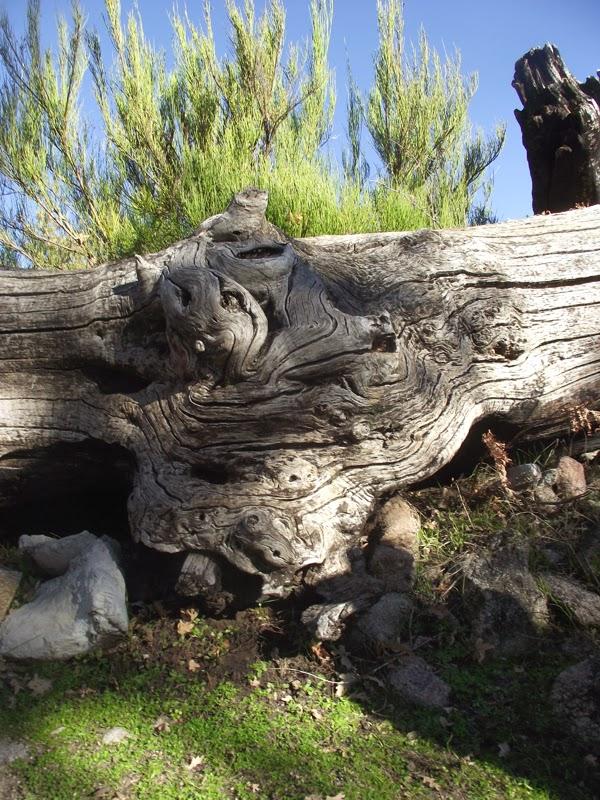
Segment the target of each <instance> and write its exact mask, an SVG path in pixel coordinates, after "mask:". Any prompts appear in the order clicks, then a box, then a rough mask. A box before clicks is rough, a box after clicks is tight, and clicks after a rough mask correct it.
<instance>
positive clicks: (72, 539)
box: [19, 531, 97, 578]
mask: <svg viewBox="0 0 600 800" xmlns="http://www.w3.org/2000/svg"><path fill="white" fill-rule="evenodd" d="M96 541H97V537H96V536H94V535H93V534H92V533H89V531H82V532H81V533H76V534H74V535H73V536H65V537H64V538H63V539H54V538H53V537H52V536H41V535H40V536H21V537H20V538H19V550H21V552H22V553H25V555H27V556H28V557H29V558H30V559H31V560H32V561H33V563H34V564H35V566H36V567H37V568H38V569H39V570H40V572H41V573H42V574H44V575H48V576H49V577H51V578H55V577H57V576H58V575H64V574H65V572H66V571H67V569H68V568H69V564H70V563H71V561H72V560H73V559H74V558H77V556H79V555H80V554H81V553H83V552H84V550H87V548H88V547H91V546H92V545H93V544H94V543H95V542H96Z"/></svg>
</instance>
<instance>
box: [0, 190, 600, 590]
mask: <svg viewBox="0 0 600 800" xmlns="http://www.w3.org/2000/svg"><path fill="white" fill-rule="evenodd" d="M265 208H266V195H265V193H263V192H258V191H256V190H249V191H247V192H244V193H241V194H240V195H237V196H236V198H235V200H234V201H233V202H232V204H231V205H230V207H229V209H228V210H227V211H226V212H225V213H224V214H222V215H218V216H217V217H214V218H211V219H210V220H208V221H207V222H206V223H204V224H203V226H201V228H200V229H199V230H198V231H197V232H196V234H195V235H193V236H192V237H190V238H189V239H187V240H185V241H182V242H178V243H177V244H175V245H173V246H172V247H170V248H168V249H167V250H165V251H163V252H161V253H158V254H155V255H152V256H148V257H147V258H146V259H137V260H136V259H125V260H123V261H120V262H118V263H113V264H106V265H103V266H100V267H98V268H96V269H94V270H90V271H85V272H69V273H56V272H35V271H21V272H17V271H7V272H4V273H2V274H0V295H1V298H2V299H1V304H0V344H1V346H0V354H1V355H0V502H1V503H3V504H4V505H5V506H6V505H8V504H10V503H14V502H15V501H16V500H17V499H21V500H22V499H23V498H24V497H28V496H29V497H31V498H32V499H34V498H36V497H37V494H36V492H38V491H39V488H40V484H41V482H43V483H44V484H46V488H47V485H48V483H49V484H50V485H51V486H58V484H59V483H60V482H61V481H64V480H70V477H69V476H72V475H73V474H74V473H75V472H76V466H75V470H73V469H72V466H73V460H75V462H77V459H81V457H82V454H85V456H86V457H89V458H91V457H93V453H94V452H95V449H96V450H97V449H98V448H107V450H106V452H109V453H110V454H114V455H115V456H116V457H118V458H119V459H121V460H123V459H125V460H127V457H129V458H130V460H131V463H132V464H133V465H134V484H133V490H132V492H131V496H130V498H129V519H130V527H131V533H132V535H133V537H134V538H135V539H136V540H138V541H141V542H143V543H144V544H146V545H148V546H149V547H151V548H155V549H158V550H162V551H165V552H188V553H194V554H196V555H195V556H194V558H195V559H196V560H195V567H194V569H195V570H196V573H197V579H198V582H199V584H198V585H202V580H203V579H206V581H207V582H209V583H210V582H211V581H212V585H213V586H214V585H215V583H218V579H217V577H215V575H216V573H217V572H218V567H219V565H222V564H225V563H228V564H230V565H233V566H234V567H235V568H237V569H239V570H241V571H242V572H245V573H249V574H251V575H255V576H257V577H258V578H259V579H260V580H261V581H262V590H261V591H262V593H263V595H284V594H286V593H287V592H289V591H290V590H291V589H292V587H294V586H295V585H297V584H298V582H299V581H301V580H305V581H309V582H318V581H322V580H323V579H324V578H326V577H328V576H330V575H333V574H336V573H339V572H343V571H344V570H345V569H347V566H348V554H349V553H350V552H351V551H352V549H353V548H356V546H357V544H358V543H359V542H360V537H361V533H362V530H363V525H364V523H365V520H366V519H367V517H368V515H369V514H370V512H371V511H372V510H373V507H374V504H375V503H376V501H377V499H378V498H379V497H380V496H381V495H382V494H384V493H387V492H390V491H392V490H396V489H398V488H399V487H402V486H410V485H414V484H416V483H418V482H420V481H422V480H424V479H425V478H427V477H428V476H431V475H432V474H434V473H435V472H436V471H437V470H439V469H440V467H442V466H443V465H445V464H446V463H447V462H448V461H449V460H450V459H451V458H452V457H453V455H454V454H455V453H456V451H457V450H458V448H459V447H460V446H461V444H462V443H463V441H464V440H465V437H466V436H467V434H468V432H469V430H470V429H471V427H472V426H473V425H474V423H476V422H477V421H479V420H483V419H486V418H489V417H494V418H503V419H506V420H508V421H510V422H512V423H515V424H518V425H522V426H526V427H528V428H529V429H537V428H542V427H543V426H544V425H548V424H549V423H552V422H554V423H555V422H556V421H557V420H559V421H561V422H563V423H564V421H565V420H566V419H567V418H568V416H569V413H570V412H569V409H570V408H572V407H574V406H575V405H577V404H582V403H588V402H591V401H593V400H596V399H598V395H599V389H600V318H599V315H598V306H599V305H600V208H590V209H586V210H580V211H574V212H569V213H566V214H560V215H553V216H546V217H538V218H533V219H528V220H523V221H519V222H509V223H502V224H498V225H490V226H484V227H480V228H470V229H467V230H448V231H418V232H412V233H385V234H368V235H348V236H335V237H318V238H314V239H304V240H293V241H286V240H285V239H284V237H283V236H282V235H280V234H279V233H278V232H277V231H276V230H275V229H273V228H272V227H271V226H270V225H269V224H268V223H266V221H265V218H264V210H265ZM580 413H581V412H580ZM73 454H74V455H73ZM128 454H129V455H128ZM77 463H81V462H80V461H79V462H77ZM115 469H116V467H115ZM69 470H70V471H69ZM65 476H67V477H65ZM198 553H200V554H203V556H204V557H203V558H200V559H198V556H197V554H198ZM188 566H189V565H188ZM189 578H190V575H189V569H188V573H187V574H186V580H187V581H188V582H189ZM192 584H193V581H192Z"/></svg>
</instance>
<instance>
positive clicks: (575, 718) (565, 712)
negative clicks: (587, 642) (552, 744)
mask: <svg viewBox="0 0 600 800" xmlns="http://www.w3.org/2000/svg"><path fill="white" fill-rule="evenodd" d="M551 699H552V706H553V710H554V713H555V715H556V716H557V717H558V719H559V720H560V721H561V722H562V724H563V725H565V726H566V728H567V729H568V731H569V732H570V734H571V735H572V736H574V737H575V739H576V740H577V742H578V744H579V745H580V746H581V747H585V748H586V749H589V750H592V751H593V752H594V753H596V754H600V658H599V657H597V656H596V657H593V656H592V657H590V658H586V659H585V661H581V662H579V664H575V665H574V666H572V667H569V668H568V669H565V670H564V671H563V672H561V673H560V675H559V676H558V677H557V679H556V680H555V682H554V686H553V687H552V694H551Z"/></svg>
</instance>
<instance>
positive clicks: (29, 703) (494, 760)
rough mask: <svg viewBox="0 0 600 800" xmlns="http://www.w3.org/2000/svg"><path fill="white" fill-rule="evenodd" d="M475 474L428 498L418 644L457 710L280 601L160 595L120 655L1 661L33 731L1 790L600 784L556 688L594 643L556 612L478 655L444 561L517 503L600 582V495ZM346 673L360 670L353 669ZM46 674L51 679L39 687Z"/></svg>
mask: <svg viewBox="0 0 600 800" xmlns="http://www.w3.org/2000/svg"><path fill="white" fill-rule="evenodd" d="M470 481H471V482H463V483H462V484H460V485H455V486H454V488H452V489H450V490H445V491H443V492H442V491H441V490H435V491H436V492H437V494H432V491H433V490H427V491H425V492H423V493H421V495H417V496H415V497H414V498H413V499H414V501H415V502H417V503H419V504H420V505H421V511H422V512H424V514H425V519H426V522H425V531H424V534H423V539H422V548H423V551H424V553H425V552H428V553H429V554H430V558H429V562H428V566H429V572H427V571H426V570H425V571H424V572H423V574H421V576H420V582H419V584H418V587H417V588H418V590H419V591H420V592H421V595H422V603H423V604H424V605H423V607H424V608H425V604H427V603H428V604H429V605H428V606H427V613H424V614H423V617H422V618H420V619H417V620H415V625H414V627H413V628H412V629H411V632H410V637H409V640H408V641H407V644H406V649H407V650H409V649H412V650H413V651H415V652H417V653H419V654H422V655H424V657H425V658H426V659H427V661H429V662H430V663H431V664H432V665H433V666H434V667H435V668H436V670H437V671H438V673H439V674H440V675H441V677H442V678H443V679H444V680H446V681H447V682H448V683H449V684H450V686H451V688H452V707H451V708H448V709H445V710H436V711H429V710H423V709H417V708H414V707H411V706H408V705H406V704H405V703H402V702H400V701H399V700H398V699H397V698H396V697H394V696H392V695H390V694H389V693H388V691H387V690H386V688H385V685H384V682H383V681H382V680H381V678H382V676H383V674H384V672H385V668H386V665H389V664H391V663H393V662H394V660H395V659H396V658H398V657H400V656H401V654H399V653H395V652H387V653H379V654H376V655H375V654H374V655H372V656H370V655H369V654H364V653H363V654H362V655H361V656H360V657H359V656H357V655H353V654H350V653H348V652H346V651H345V650H344V648H343V647H342V646H337V647H333V646H331V647H329V648H326V647H325V646H323V645H315V643H313V642H310V641H309V640H308V639H306V638H305V634H303V633H302V632H301V630H300V628H298V627H297V626H295V624H294V621H293V620H289V619H286V620H285V621H283V620H282V619H281V618H280V617H279V616H278V613H277V612H276V611H274V610H273V609H269V608H262V609H254V610H250V611H245V612H240V613H239V614H238V615H237V617H236V618H235V619H227V620H225V619H223V620H203V619H201V618H200V617H196V616H195V614H194V613H193V612H192V613H190V612H184V613H183V614H180V615H179V616H178V615H177V614H173V613H167V612H166V611H165V610H164V609H163V608H162V607H160V606H154V607H152V608H147V609H146V610H145V612H144V613H143V614H140V615H138V616H137V617H136V618H135V620H134V624H133V625H132V628H131V631H130V636H129V640H128V641H127V642H126V643H124V644H123V645H121V646H120V647H118V648H117V649H116V650H115V651H113V652H112V653H109V654H103V655H98V656H94V657H87V658H84V659H81V660H75V661H71V662H68V663H65V664H44V665H35V666H31V667H29V666H21V667H14V666H9V665H7V664H4V665H3V666H2V672H0V679H1V683H2V689H1V691H2V695H1V703H0V731H1V733H0V738H2V737H7V738H10V739H13V740H20V741H25V742H26V743H27V744H28V745H29V747H30V758H29V759H23V760H20V761H17V762H13V763H12V764H11V766H10V767H1V768H0V770H4V772H0V798H1V799H2V800H9V798H19V800H21V799H22V800H50V799H52V800H66V799H67V798H69V800H83V799H84V798H96V800H126V799H127V800H129V799H130V800H135V799H137V800H171V799H172V800H175V799H177V800H192V799H193V800H221V798H223V799H224V800H227V799H231V800H233V798H240V800H253V798H259V799H261V798H262V800H305V798H311V800H312V799H313V798H323V800H324V799H325V798H339V800H341V799H342V798H344V800H398V799H399V798H465V800H467V799H468V800H486V798H490V799H491V798H498V800H501V799H502V800H504V798H518V799H519V800H521V799H523V800H525V799H526V798H527V799H529V798H531V799H532V800H533V799H535V800H565V799H571V798H572V799H573V800H591V798H593V797H596V796H600V795H599V792H598V788H597V787H598V785H600V772H599V769H598V765H597V763H596V762H595V759H594V758H593V757H591V756H590V755H589V754H587V753H586V752H585V751H582V750H578V749H577V747H576V746H575V744H574V742H573V740H572V737H570V735H569V733H568V732H567V731H565V730H563V729H562V728H561V726H560V725H559V724H558V722H557V720H556V719H555V718H554V717H553V714H552V710H551V706H550V700H549V695H550V689H551V686H552V683H553V681H554V679H555V677H556V676H557V675H558V673H559V672H560V671H561V670H562V669H564V668H565V667H566V666H568V665H569V664H572V663H574V662H575V661H577V660H579V658H580V653H579V651H580V649H581V648H583V649H584V650H585V649H586V648H590V647H592V648H593V647H594V646H595V643H594V642H593V640H590V639H589V637H588V638H586V637H584V636H583V634H582V633H581V632H578V631H576V630H575V629H574V628H573V629H572V630H570V631H569V630H567V631H565V629H564V628H563V629H562V630H560V631H559V629H558V627H557V631H556V636H554V635H553V634H552V635H549V636H548V638H547V639H545V640H541V641H540V642H539V647H538V648H537V649H536V650H534V651H533V652H531V653H530V654H529V655H528V656H527V657H526V658H521V659H517V660H511V661H509V660H503V659H498V658H494V654H493V653H486V654H484V657H483V658H481V654H477V653H474V652H473V650H472V647H471V646H470V644H469V641H468V637H467V636H466V635H465V634H464V633H463V631H462V629H461V628H460V627H459V628H458V629H456V627H453V625H451V624H445V622H444V614H445V613H446V610H447V608H448V601H449V598H450V597H451V593H452V587H451V585H450V584H449V581H448V574H450V575H451V570H450V572H448V570H444V569H442V570H440V565H447V564H449V563H451V560H452V558H453V557H454V556H455V555H456V553H459V552H461V551H462V550H464V549H465V548H467V547H470V546H474V545H477V544H479V543H481V542H482V541H483V540H484V539H485V536H486V535H489V532H490V530H494V529H497V528H498V527H502V526H505V525H506V524H507V519H506V517H507V516H508V517H509V520H508V521H509V522H512V524H514V525H518V526H520V529H522V530H523V531H524V532H525V533H527V535H529V536H530V537H531V538H532V541H538V542H540V543H541V545H544V543H545V542H546V541H551V542H554V543H555V544H556V537H557V536H558V534H559V529H562V531H563V535H562V539H561V542H560V543H559V544H560V545H561V547H562V548H563V551H564V552H565V554H566V557H567V568H568V570H569V571H575V572H577V570H579V573H578V574H579V577H580V578H581V579H582V580H587V582H588V583H590V582H593V581H594V580H595V578H594V576H593V575H587V578H586V574H585V570H583V571H582V568H581V564H578V562H577V559H576V558H575V555H573V558H572V559H571V561H569V560H568V557H569V553H572V554H575V553H576V552H577V547H576V542H577V541H578V538H580V537H581V536H582V535H585V531H586V530H587V529H588V528H589V526H590V524H596V523H597V521H598V516H597V514H598V509H597V507H596V506H594V503H597V500H598V495H597V494H595V495H594V494H593V493H592V495H590V496H589V497H588V498H586V499H585V500H584V501H581V502H579V503H578V504H567V505H565V506H564V507H563V508H561V509H560V510H559V511H558V512H555V513H554V514H553V515H552V517H544V516H543V515H540V514H538V513H537V512H535V513H534V512H533V510H532V509H531V508H529V509H528V508H527V507H526V506H525V507H523V508H519V507H518V504H516V501H515V500H514V499H508V500H507V499H501V498H500V499H498V496H496V499H494V498H493V497H490V496H489V494H487V495H486V492H487V489H486V490H485V491H484V490H483V489H482V488H481V487H482V486H486V485H487V484H486V480H483V481H482V480H481V477H479V478H476V479H470ZM477 487H479V489H477ZM476 489H477V491H476ZM459 507H460V508H459ZM460 509H462V511H461V510H460ZM511 514H512V517H511ZM565 526H567V527H568V532H569V535H568V536H567V533H566V532H567V527H565ZM534 550H535V548H534ZM538 550H539V552H543V547H541V548H538ZM536 552H537V550H536ZM431 554H435V557H433V556H432V555H431ZM5 555H6V557H7V559H9V560H10V554H8V553H6V554H5ZM536 558H541V556H536ZM450 583H451V581H450ZM451 616H452V615H451ZM432 620H437V622H436V624H435V625H434V624H433V622H432ZM565 642H567V643H568V642H570V644H568V645H565ZM569 648H571V649H569ZM349 673H352V674H353V675H354V678H353V682H352V683H350V684H349V685H347V684H348V681H347V679H345V678H344V679H342V680H340V675H341V674H342V675H343V674H346V675H347V674H349ZM35 676H37V678H38V679H46V680H47V681H48V682H49V683H48V684H44V683H43V681H42V682H40V681H39V680H38V681H34V683H33V684H31V683H30V682H31V680H32V679H33V678H34V677H35ZM342 690H343V691H342ZM116 726H119V727H123V728H125V729H127V731H128V732H129V733H130V734H131V736H130V738H128V739H126V740H124V741H123V742H121V743H120V744H114V745H104V744H103V743H102V736H103V734H104V733H105V732H106V731H107V730H109V729H111V728H113V727H116ZM8 770H10V773H9V772H8ZM9 775H10V779H11V781H12V782H9ZM15 777H16V779H18V782H19V787H18V788H17V787H16V784H15V782H14V779H15ZM3 783H4V787H5V788H4V790H3V788H2V786H3ZM3 791H4V794H3ZM7 792H9V793H7Z"/></svg>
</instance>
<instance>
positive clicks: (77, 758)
mask: <svg viewBox="0 0 600 800" xmlns="http://www.w3.org/2000/svg"><path fill="white" fill-rule="evenodd" d="M555 668H556V667H555V666H554V667H553V668H550V669H549V668H548V667H546V668H545V676H546V680H548V679H549V678H550V677H551V675H552V674H553V669H555ZM271 670H272V666H267V667H266V673H267V674H269V672H270V671H271ZM37 674H38V675H40V676H43V677H46V678H48V679H49V680H51V681H52V682H53V687H52V690H51V691H50V693H49V694H47V695H45V696H43V697H31V696H30V694H29V693H28V692H27V691H26V690H25V691H23V692H19V694H18V695H17V696H16V698H15V705H14V708H12V709H10V708H7V707H6V704H3V705H4V708H3V711H2V712H1V713H0V722H1V724H2V729H3V730H4V731H5V732H9V733H10V736H12V737H15V738H25V739H26V740H27V741H28V742H30V743H31V746H32V748H33V752H34V753H35V755H34V757H33V759H32V760H31V761H30V762H21V763H19V764H18V765H17V766H16V767H15V769H16V770H17V771H18V773H19V776H20V778H21V781H22V784H23V786H24V797H26V798H31V800H33V799H34V798H36V799H37V798H40V799H41V798H44V800H46V798H49V797H52V798H55V800H62V799H63V798H65V800H66V798H70V799H73V798H88V797H107V798H112V797H119V798H120V797H131V798H143V800H155V799H156V800H169V799H170V798H173V800H175V798H177V800H187V798H190V800H191V799H192V798H194V799H197V798H203V799H206V800H213V799H214V800H219V799H220V798H229V797H232V798H233V797H238V798H240V800H241V799H242V798H243V799H244V800H251V798H256V797H258V798H282V800H283V798H286V799H288V800H295V799H296V798H298V800H303V799H304V798H306V797H308V796H311V795H313V796H314V795H316V796H323V797H326V796H330V797H332V796H339V795H340V794H341V795H342V796H343V797H344V798H345V800H370V799H372V800H388V798H389V800H395V798H398V797H411V798H412V797H439V796H440V794H442V795H443V796H446V797H453V798H454V797H456V798H459V797H477V798H482V800H483V798H499V799H500V798H509V797H514V798H536V800H537V799H539V800H542V798H543V799H544V800H549V798H558V797H567V796H568V797H573V798H576V797H581V798H583V797H584V796H585V795H584V794H582V793H581V792H578V790H577V788H576V787H575V786H573V787H572V790H571V793H570V794H564V793H563V791H564V787H563V788H561V789H560V790H559V791H560V793H558V794H557V793H555V791H554V790H552V789H551V788H549V787H547V786H545V785H544V784H545V782H546V781H540V780H539V779H534V778H532V777H526V775H527V773H532V772H533V773H535V772H539V771H540V770H542V771H545V772H547V775H545V776H544V777H545V778H546V780H549V781H551V780H552V779H553V778H556V777H557V774H558V773H559V772H563V771H564V774H565V777H566V778H567V779H568V778H569V777H570V776H571V777H572V776H573V775H574V774H575V773H574V770H575V769H576V765H575V764H572V763H570V761H569V759H568V758H565V759H563V760H562V762H561V763H559V764H557V765H555V764H551V763H549V761H548V759H547V756H546V755H542V754H540V753H539V751H538V752H536V751H537V747H536V746H535V745H534V744H533V743H527V742H525V743H524V744H522V746H521V747H520V748H519V749H515V756H514V757H512V763H510V762H508V764H507V766H509V767H511V769H507V766H505V765H503V764H502V763H500V759H499V758H495V757H492V758H490V757H489V755H485V754H483V753H482V754H481V755H479V754H478V755H473V752H474V751H475V750H481V746H482V742H481V732H480V731H479V732H478V733H474V729H473V725H472V719H471V718H470V716H469V714H467V713H466V712H464V711H453V712H452V713H451V714H450V715H449V717H448V719H447V720H446V721H445V722H444V724H442V722H441V721H440V719H439V714H435V713H431V712H423V711H420V712H415V711H414V710H411V709H408V708H404V709H399V710H397V709H393V708H391V709H388V710H386V713H385V714H384V715H381V714H380V715H375V714H374V713H373V711H371V710H368V708H366V707H365V706H369V705H370V702H371V701H368V702H365V701H364V700H358V701H357V700H353V699H348V698H346V697H341V698H336V697H335V696H332V692H331V684H328V683H324V682H322V681H319V680H315V679H309V680H308V681H307V682H305V683H304V684H303V688H301V689H299V690H294V696H293V697H292V696H291V695H290V694H289V692H290V689H289V681H288V680H287V678H284V679H277V677H273V676H271V677H272V679H271V680H269V681H267V682H265V681H262V682H261V683H260V685H259V686H257V687H245V686H240V685H235V684H233V683H232V682H229V681H226V682H223V683H221V684H219V685H218V686H216V687H214V688H210V687H209V686H207V685H206V684H205V683H202V682H199V681H197V680H195V679H191V678H186V677H185V676H182V674H181V673H180V672H178V671H172V672H169V673H166V674H165V673H164V672H163V671H161V670H160V669H156V668H150V669H147V670H142V671H140V672H136V671H135V670H133V669H132V670H131V671H130V672H129V673H127V674H126V675H125V676H124V677H123V678H121V679H119V678H118V677H117V676H116V675H115V674H114V672H113V670H112V669H111V666H110V661H109V660H106V659H105V660H99V661H94V660H86V661H82V662H78V663H76V664H74V665H72V666H71V667H70V668H69V669H65V667H64V666H63V665H45V666H44V667H43V668H40V669H38V670H37ZM251 674H252V673H251ZM445 674H446V677H448V678H449V679H450V680H451V682H452V685H453V688H454V690H455V692H456V695H457V698H458V701H459V702H460V703H461V704H462V703H463V702H464V703H465V704H466V705H468V706H471V707H472V709H473V711H474V713H475V714H476V716H477V717H478V718H486V719H488V720H489V723H488V726H487V729H486V731H485V735H486V736H491V739H494V740H495V741H496V742H497V744H499V743H500V742H503V741H505V740H506V739H508V740H509V741H510V742H515V731H514V728H513V727H512V725H513V723H514V719H513V718H512V717H511V716H510V715H508V714H507V713H506V708H504V707H503V706H505V705H506V702H505V701H506V692H507V690H506V689H505V690H504V691H502V690H500V691H499V690H498V688H497V682H498V680H499V679H501V678H502V677H503V676H504V675H505V670H504V669H503V668H502V665H488V666H486V667H485V668H477V669H475V670H473V669H471V670H466V671H465V670H462V669H456V668H455V667H450V666H449V667H448V668H447V669H446V670H445ZM539 677H540V671H539V670H537V671H533V672H532V673H531V674H530V676H529V680H530V681H531V682H533V681H536V682H537V681H538V680H539ZM250 680H252V679H250ZM254 682H255V681H254ZM504 682H505V685H506V681H504ZM307 689H308V691H307ZM529 689H530V686H528V687H527V690H529ZM290 697H292V699H288V698H290ZM282 698H283V699H282ZM374 699H375V698H372V700H374ZM380 700H381V698H380ZM492 710H493V711H494V712H495V713H496V714H497V715H499V716H497V719H496V721H495V722H494V724H492V723H491V720H492V717H491V716H490V715H489V712H490V711H492ZM161 715H162V716H166V717H168V718H169V719H170V720H171V722H170V724H169V728H168V730H165V731H163V732H158V733H157V732H156V731H155V722H156V720H157V719H158V718H159V717H161ZM513 716H514V714H513ZM385 717H387V718H385ZM539 717H540V718H539V719H537V718H535V719H534V720H533V722H532V721H531V719H529V720H528V725H529V726H530V728H531V727H533V728H534V731H533V732H534V733H538V734H539V733H546V732H547V731H546V729H545V726H546V725H547V720H546V711H545V710H544V709H540V711H539ZM445 725H449V726H450V727H445ZM113 726H122V727H124V728H126V729H127V730H128V731H129V732H130V733H131V734H132V738H130V739H128V740H126V741H125V742H123V743H122V744H119V745H112V746H107V745H102V743H101V739H102V734H103V733H104V731H106V730H107V729H110V728H111V727H113ZM499 736H501V737H502V738H500V739H499V738H498V737H499ZM516 738H517V740H518V736H517V737H516ZM496 749H497V747H496ZM492 753H493V748H492ZM192 759H194V761H192ZM540 762H541V764H540ZM190 763H196V764H197V766H196V767H195V769H189V768H188V767H189V765H190ZM515 765H518V767H519V771H522V772H523V773H525V774H524V775H520V776H519V775H515V774H511V772H512V771H514V767H515ZM552 773H554V775H553V774H552ZM119 792H120V793H119Z"/></svg>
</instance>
